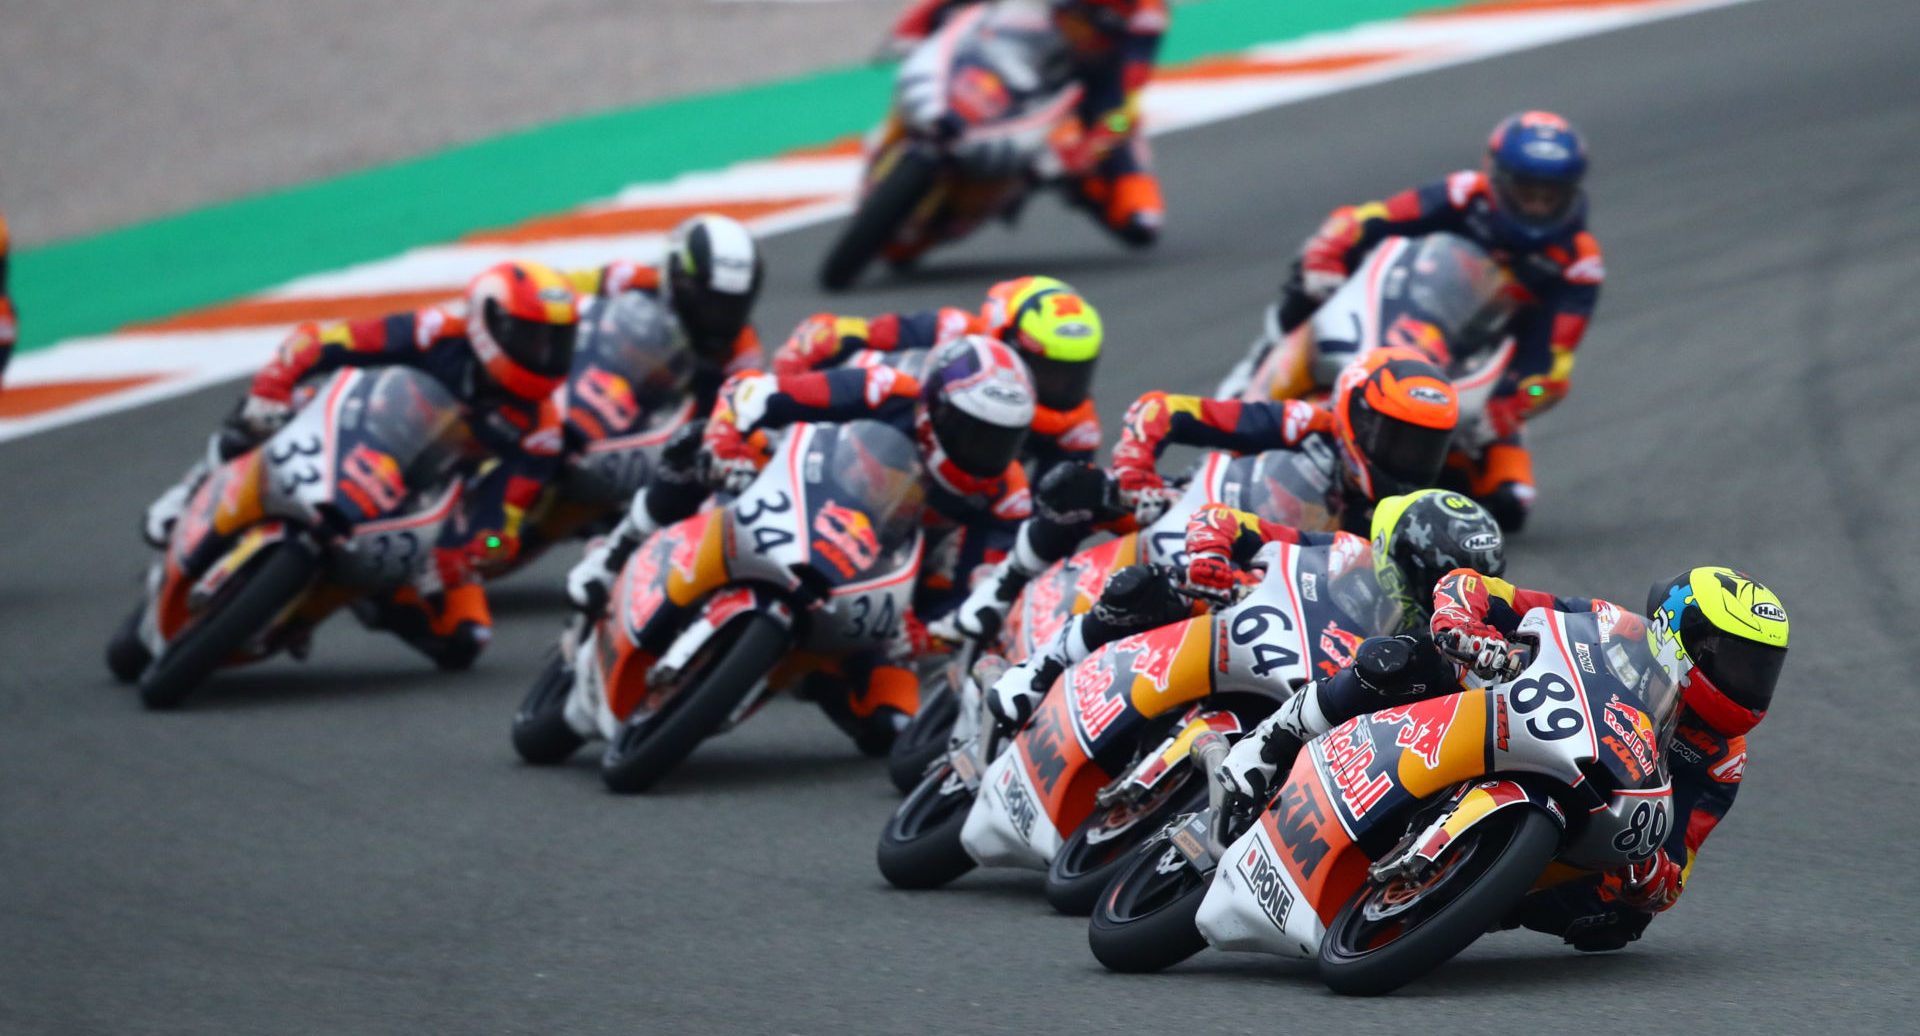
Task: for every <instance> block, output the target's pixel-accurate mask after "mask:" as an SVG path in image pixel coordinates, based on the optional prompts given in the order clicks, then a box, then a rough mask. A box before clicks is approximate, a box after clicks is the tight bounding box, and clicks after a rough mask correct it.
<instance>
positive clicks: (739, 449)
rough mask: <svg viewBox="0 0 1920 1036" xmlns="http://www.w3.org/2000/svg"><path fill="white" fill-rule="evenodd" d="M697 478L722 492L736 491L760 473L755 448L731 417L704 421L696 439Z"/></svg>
mask: <svg viewBox="0 0 1920 1036" xmlns="http://www.w3.org/2000/svg"><path fill="white" fill-rule="evenodd" d="M700 471H701V478H702V480H703V481H705V482H706V484H707V485H709V486H712V487H713V488H714V489H716V490H719V491H721V492H726V493H739V492H740V491H742V490H744V489H746V488H747V485H748V484H749V483H751V482H752V481H753V476H755V475H757V474H759V473H760V463H759V457H758V455H757V451H756V450H755V449H754V448H753V445H752V443H750V442H749V441H748V439H747V437H746V436H745V435H744V434H742V433H741V431H740V429H738V428H735V427H734V426H733V422H731V421H722V420H713V421H708V422H707V428H706V432H705V434H703V435H702V436H701V442H700Z"/></svg>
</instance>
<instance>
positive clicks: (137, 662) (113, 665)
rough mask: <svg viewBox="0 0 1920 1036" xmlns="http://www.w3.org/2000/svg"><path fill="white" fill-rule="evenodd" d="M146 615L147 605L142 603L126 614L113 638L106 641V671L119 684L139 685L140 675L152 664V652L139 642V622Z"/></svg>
mask: <svg viewBox="0 0 1920 1036" xmlns="http://www.w3.org/2000/svg"><path fill="white" fill-rule="evenodd" d="M146 615H147V604H146V602H145V601H142V602H140V603H139V604H137V605H135V606H134V608H133V611H131V612H128V613H127V617H126V618H124V619H122V620H120V625H119V627H117V628H116V629H115V630H114V631H113V636H112V637H110V638H108V639H107V669H108V670H109V671H111V672H112V673H113V678H114V679H115V680H118V681H120V682H121V683H124V684H129V685H131V684H136V683H139V682H140V674H141V673H144V672H146V671H147V666H149V665H151V664H152V663H153V652H151V651H148V650H147V645H146V644H144V643H142V642H141V640H140V620H141V619H144V618H146Z"/></svg>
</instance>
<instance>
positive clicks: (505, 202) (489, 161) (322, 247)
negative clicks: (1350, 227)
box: [13, 0, 1445, 349]
mask: <svg viewBox="0 0 1920 1036" xmlns="http://www.w3.org/2000/svg"><path fill="white" fill-rule="evenodd" d="M1437 6H1445V5H1441V4H1435V3H1433V2H1432V0H1314V2H1293V0H1207V2H1204V3H1200V4H1195V5H1182V6H1181V7H1179V8H1178V9H1177V12H1176V15H1175V19H1174V26H1173V29H1172V31H1171V33H1170V34H1169V36H1168V39H1167V43H1166V47H1165V51H1164V54H1163V60H1165V61H1170V62H1171V61H1185V60H1189V59H1192V58H1196V57H1201V56H1204V55H1209V54H1218V53H1223V52H1228V51H1234V50H1239V49H1242V48H1245V47H1248V46H1251V45H1253V44H1255V43H1261V42H1267V41H1273V40H1282V39H1289V38H1293V37H1297V36H1301V35H1304V34H1306V33H1310V32H1320V31H1327V30H1333V29H1340V28H1345V27H1348V26H1351V25H1357V24H1359V23H1361V22H1366V21H1373V20H1378V19H1382V18H1391V17H1395V16H1398V15H1402V14H1405V13H1407V12H1409V11H1413V10H1417V9H1421V8H1432V7H1437ZM891 78H892V70H891V69H890V68H884V67H872V66H868V67H855V68H839V69H831V70H828V71H825V72H819V73H815V74H812V75H807V76H803V77H800V78H797V79H788V80H783V81H779V82H773V83H765V84H761V85H757V86H750V87H745V88H742V89H737V90H727V91H722V92H718V93H710V94H701V95H697V96H693V97H687V98H682V99H678V100H674V101H669V102H665V103H660V104H651V105H645V106H641V107H636V108H627V109H622V110H618V111H611V112H605V113H602V114H597V115H587V116H582V117H580V118H575V119H569V120H567V121H564V122H559V123H554V124H551V125H545V126H539V127H535V128H532V129H528V130H524V131H520V132H516V133H510V134H506V135H504V136H500V137H494V138H491V139H488V140H483V141H480V142H478V143H474V144H467V145H462V146H459V147H454V148H448V149H446V150H443V151H438V152H434V153H431V154H427V155H424V156H421V157H419V158H413V159H407V160H405V161H401V162H395V163H392V164H389V165H384V166H378V167H375V168H372V169H368V170H366V171H364V172H359V173H353V174H350V175H347V176H341V177H336V178H332V179H326V180H319V181H315V182H312V183H306V184H300V185H297V186H293V187H288V188H285V189H282V190H277V191H271V192H268V193H264V194H258V195H253V196H250V197H245V198H240V199H237V200H235V201H230V202H223V203H220V204H216V205H210V206H207V207H206V208H201V209H195V210H191V211H188V212H183V213H179V214H177V215H173V216H166V217H162V218H160V219H156V220H152V221H150V222H146V223H139V224H135V225H133V226H128V227H123V228H120V229H117V230H110V231H106V232H103V233H99V234H94V235H91V236H87V237H82V238H76V239H72V240H68V241H61V242H56V243H52V244H47V245H41V246H38V247H33V248H26V249H22V250H21V251H20V253H19V254H18V255H17V256H15V258H14V262H13V282H14V283H13V288H14V297H15V300H16V302H17V303H18V305H19V307H20V313H21V317H22V323H21V332H22V348H23V349H33V348H35V347H36V346H43V345H46V344H49V343H51V342H55V341H58V340H59V339H62V338H68V337H72V336H74V335H83V334H98V333H102V332H106V331H111V330H113V329H114V328H116V327H120V326H122V325H125V324H128V323H132V322H135V321H140V320H152V319H156V318H159V317H163V316H167V315H170V314H173V313H177V312H180V311H181V310H185V309H191V308H195V307H199V306H207V305H212V304H214V303H217V302H223V301H226V300H228V299H232V298H235V297H238V296H241V295H245V294H248V293H251V292H255V291H259V290H261V289H264V288H267V287H271V286H272V285H274V284H278V283H281V282H283V281H287V280H290V279H292V278H294V277H298V276H302V275H304V274H309V273H315V272H318V271H321V270H327V269H333V268H336V267H341V266H346V265H349V264H352V263H358V262H366V261H369V260H373V259H380V258H384V257H386V256H390V255H393V254H395V253H397V252H401V251H404V250H405V249H408V248H413V247H417V246H420V245H427V244H433V243H436V242H441V241H447V240H451V239H453V238H456V237H458V236H460V235H461V234H463V233H467V232H470V231H473V230H476V229H480V228H485V227H497V226H503V225H506V224H511V223H515V222H518V221H521V220H525V219H528V218H531V217H534V216H538V215H542V214H546V213H552V212H557V211H561V210H564V209H568V208H571V207H573V206H575V205H578V204H580V203H582V202H585V201H589V200H592V199H595V198H604V197H607V196H609V195H612V194H613V193H615V192H616V191H618V190H619V189H620V188H621V187H623V186H626V185H627V184H630V183H635V182H641V181H652V180H663V179H667V178H669V177H672V176H674V175H676V174H678V173H683V172H688V171H692V170H698V169H711V168H716V167H719V166H724V165H728V164H730V163H733V162H739V161H744V160H747V159H751V158H759V157H766V156H769V155H772V154H775V153H777V152H780V151H786V150H791V149H794V148H799V147H806V146H809V145H814V144H820V143H824V142H826V141H828V140H831V139H833V138H835V137H839V136H843V135H845V134H849V133H855V132H858V131H860V130H863V129H865V128H866V127H867V126H869V125H871V124H872V123H873V122H874V120H875V119H877V118H878V117H879V115H880V113H881V110H882V108H883V106H884V105H885V103H886V98H887V94H888V86H889V83H890V81H891ZM104 285H111V287H110V288H108V287H103V286H104Z"/></svg>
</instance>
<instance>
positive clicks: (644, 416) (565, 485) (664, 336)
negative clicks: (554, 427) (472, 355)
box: [480, 291, 694, 579]
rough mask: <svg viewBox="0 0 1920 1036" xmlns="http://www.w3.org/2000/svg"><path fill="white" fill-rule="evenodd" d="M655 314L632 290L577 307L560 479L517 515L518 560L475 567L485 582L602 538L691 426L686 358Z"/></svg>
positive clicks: (654, 303)
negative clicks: (670, 443)
mask: <svg viewBox="0 0 1920 1036" xmlns="http://www.w3.org/2000/svg"><path fill="white" fill-rule="evenodd" d="M659 309H660V302H659V301H658V300H657V299H654V298H650V297H648V296H646V295H644V294H642V293H640V292H632V291H629V292H622V293H620V294H619V295H618V296H616V297H614V298H611V299H609V298H604V297H601V296H594V297H592V298H590V299H588V300H587V301H585V302H584V303H582V305H581V309H580V334H579V340H578V342H577V343H576V344H575V345H574V350H573V369H572V370H571V371H570V372H569V373H568V375H567V385H566V388H565V389H563V390H562V392H561V393H559V394H557V395H556V397H555V398H556V399H562V400H565V404H566V409H565V414H566V425H565V429H564V439H563V441H562V448H561V466H560V473H559V475H558V476H557V477H556V478H555V479H554V480H553V481H552V482H551V483H549V484H548V485H547V486H546V487H545V488H544V489H543V490H542V491H541V493H540V496H539V497H538V498H537V499H536V500H535V501H534V503H533V505H532V506H531V507H529V508H528V509H527V516H526V520H525V521H524V523H523V524H522V532H521V536H520V550H519V551H518V553H516V554H515V555H514V557H513V558H511V559H510V560H506V561H501V562H494V563H488V564H484V565H482V566H481V568H480V572H481V574H482V575H483V576H485V577H486V578H488V579H497V578H500V577H501V576H504V575H507V574H509V573H512V572H516V571H519V570H520V569H522V568H524V567H526V565H527V564H528V563H530V562H532V561H533V560H534V559H536V558H538V557H539V556H540V555H541V554H543V553H545V552H546V550H547V549H548V548H549V547H552V546H553V545H554V544H556V543H561V542H564V541H567V540H575V539H585V538H587V537H588V536H591V535H595V534H598V533H604V532H606V531H607V529H609V528H610V527H611V526H612V525H613V523H614V522H616V521H618V520H619V517H620V515H621V514H622V513H624V511H625V509H626V507H627V505H628V503H629V501H631V500H632V499H633V494H634V493H635V492H637V491H638V490H639V489H640V488H641V487H643V486H645V485H646V484H647V481H648V479H650V478H652V477H653V471H654V468H655V467H656V466H657V465H658V464H659V462H660V451H661V449H662V448H664V447H665V445H666V442H667V440H668V439H669V438H671V437H672V436H673V433H674V432H676V431H678V430H679V429H680V428H681V427H682V426H683V425H685V424H686V423H687V422H688V421H689V420H691V419H692V418H693V416H694V414H693V410H694V406H693V404H694V399H693V394H692V393H691V392H690V391H689V390H688V386H689V383H690V382H691V380H692V377H693V358H692V355H691V354H690V353H689V352H688V351H687V350H686V349H685V348H683V347H682V346H680V345H679V343H677V342H675V341H673V339H672V337H671V332H670V331H669V329H668V328H669V321H668V320H667V319H665V318H664V316H663V314H660V313H658V312H656V311H657V310H659ZM483 475H484V472H483Z"/></svg>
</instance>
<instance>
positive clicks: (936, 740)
mask: <svg viewBox="0 0 1920 1036" xmlns="http://www.w3.org/2000/svg"><path fill="white" fill-rule="evenodd" d="M940 672H941V675H940V676H939V677H938V678H936V679H937V681H938V682H937V683H934V685H933V687H934V689H931V690H929V689H928V688H927V687H925V686H923V687H922V688H921V692H920V700H921V704H920V711H919V712H917V713H914V716H913V720H912V721H911V722H909V723H908V724H907V728H906V729H905V730H902V731H901V732H900V736H899V737H896V738H894V740H893V748H892V749H890V750H889V751H888V752H887V777H888V779H889V780H891V781H893V786H894V787H895V788H898V789H899V790H900V793H901V794H903V795H904V794H906V793H907V792H910V791H912V790H913V789H914V788H915V787H916V786H918V785H919V783H920V779H921V778H922V777H925V776H926V775H927V768H928V767H930V766H932V765H933V761H934V760H936V759H938V758H940V757H941V756H943V755H945V754H946V752H947V738H948V736H949V735H951V734H952V733H953V721H954V720H955V719H957V718H958V717H959V715H960V694H959V692H958V691H957V690H955V689H954V687H953V686H952V685H951V684H950V683H948V682H947V679H946V675H945V674H946V669H945V667H942V668H941V670H940ZM930 682H931V681H930Z"/></svg>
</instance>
